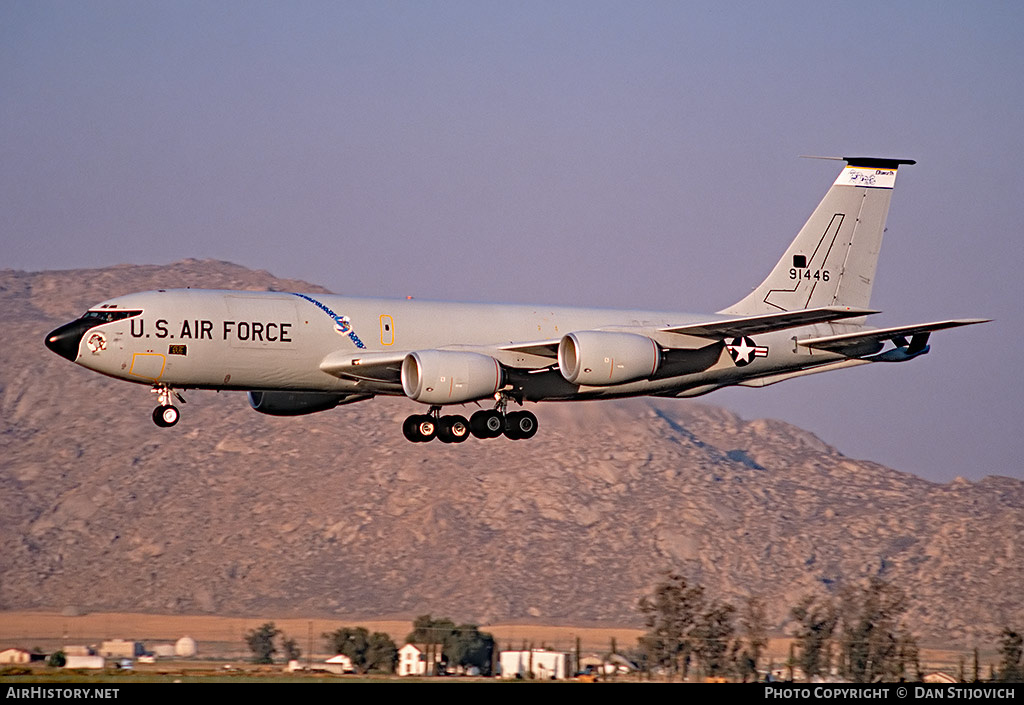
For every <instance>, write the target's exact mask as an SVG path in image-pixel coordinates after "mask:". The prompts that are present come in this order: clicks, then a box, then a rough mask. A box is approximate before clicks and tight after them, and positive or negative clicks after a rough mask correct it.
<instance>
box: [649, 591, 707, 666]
mask: <svg viewBox="0 0 1024 705" xmlns="http://www.w3.org/2000/svg"><path fill="white" fill-rule="evenodd" d="M637 607H638V608H639V610H640V611H641V612H642V613H643V615H644V623H645V625H646V627H647V630H648V631H647V633H646V634H644V635H643V636H642V637H640V647H641V648H642V649H643V650H644V651H645V652H646V653H647V654H649V658H648V661H649V662H650V663H653V664H655V665H659V666H662V667H664V668H667V669H668V671H669V672H670V673H671V674H678V673H679V672H680V671H681V670H682V671H683V673H684V676H685V674H686V671H687V670H688V667H689V660H690V654H691V652H692V651H693V639H692V634H691V632H692V630H693V627H694V624H695V623H696V620H697V615H698V614H700V613H701V611H702V610H703V608H704V588H702V587H701V586H700V585H693V586H690V585H689V584H687V582H686V578H684V577H683V576H681V575H679V574H678V573H668V574H666V576H665V578H664V580H662V582H660V583H658V584H657V585H656V586H655V588H654V593H653V594H652V595H645V596H643V597H641V598H640V601H639V603H638V605H637Z"/></svg>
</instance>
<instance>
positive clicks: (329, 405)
mask: <svg viewBox="0 0 1024 705" xmlns="http://www.w3.org/2000/svg"><path fill="white" fill-rule="evenodd" d="M346 396H347V395H345V394H321V393H319V392H249V406H251V407H252V408H253V409H255V410H256V411H258V412H260V413H261V414H268V415H270V416H301V415H302V414H315V413H316V412H318V411H327V410H328V409H333V408H334V407H336V406H337V405H338V404H340V403H341V402H343V401H344V400H345V398H346Z"/></svg>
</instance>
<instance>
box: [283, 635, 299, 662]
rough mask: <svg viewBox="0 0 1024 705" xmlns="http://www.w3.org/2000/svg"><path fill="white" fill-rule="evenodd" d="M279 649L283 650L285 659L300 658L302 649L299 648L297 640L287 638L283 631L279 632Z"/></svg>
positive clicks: (293, 659) (296, 659)
mask: <svg viewBox="0 0 1024 705" xmlns="http://www.w3.org/2000/svg"><path fill="white" fill-rule="evenodd" d="M281 651H283V652H284V658H285V660H286V661H298V660H299V659H300V658H302V649H300V648H299V644H298V642H296V641H295V640H294V639H289V638H287V637H286V636H285V635H284V632H282V633H281Z"/></svg>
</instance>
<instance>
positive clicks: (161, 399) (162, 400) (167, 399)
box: [152, 384, 185, 428]
mask: <svg viewBox="0 0 1024 705" xmlns="http://www.w3.org/2000/svg"><path fill="white" fill-rule="evenodd" d="M152 391H153V394H156V395H157V403H158V404H159V405H160V406H158V407H157V408H155V409H153V423H155V424H156V425H157V426H159V427H160V428H169V427H170V426H173V425H174V424H176V423H178V419H179V418H181V412H180V411H178V407H176V406H174V405H173V404H172V403H171V401H172V400H173V399H174V398H175V397H177V398H178V400H179V401H181V403H182V404H184V403H185V399H184V398H183V397H182V396H181V395H180V394H178V393H177V392H176V391H174V390H173V389H171V388H170V387H168V386H167V385H165V384H158V385H155V386H154V387H153V390H152Z"/></svg>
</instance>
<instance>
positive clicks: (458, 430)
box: [437, 416, 469, 443]
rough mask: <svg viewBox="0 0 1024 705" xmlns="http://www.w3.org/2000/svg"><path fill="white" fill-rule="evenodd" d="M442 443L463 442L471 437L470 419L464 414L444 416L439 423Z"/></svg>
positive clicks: (438, 430) (438, 435)
mask: <svg viewBox="0 0 1024 705" xmlns="http://www.w3.org/2000/svg"><path fill="white" fill-rule="evenodd" d="M437 437H438V438H439V439H440V440H441V442H442V443H462V442H463V441H465V440H466V439H467V438H469V421H467V420H466V418H465V417H464V416H444V417H442V418H441V421H440V423H438V425H437Z"/></svg>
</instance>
